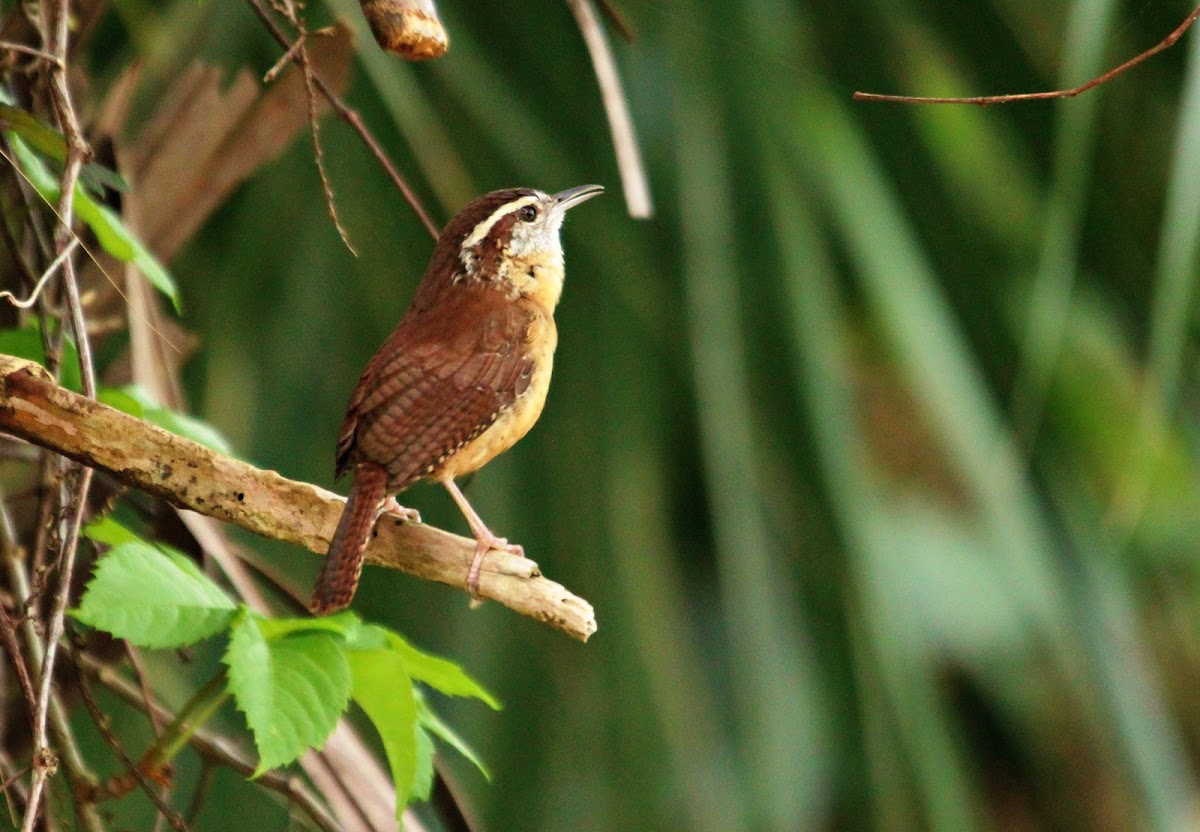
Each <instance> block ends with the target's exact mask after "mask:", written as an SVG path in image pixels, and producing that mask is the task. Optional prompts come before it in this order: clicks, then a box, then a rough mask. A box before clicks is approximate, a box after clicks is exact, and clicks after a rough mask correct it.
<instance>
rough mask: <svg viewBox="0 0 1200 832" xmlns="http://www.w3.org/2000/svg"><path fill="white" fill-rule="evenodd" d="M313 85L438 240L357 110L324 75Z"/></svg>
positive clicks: (270, 24) (256, 6)
mask: <svg viewBox="0 0 1200 832" xmlns="http://www.w3.org/2000/svg"><path fill="white" fill-rule="evenodd" d="M246 2H248V3H249V4H250V8H251V9H253V10H254V13H255V14H256V15H258V18H259V19H260V20H261V21H262V22H263V25H264V26H266V27H267V31H269V32H270V33H271V37H273V38H275V40H276V41H277V42H278V43H279V45H280V46H282V47H283V48H284V50H285V51H286V50H291V48H292V44H291V43H290V42H289V41H288V38H287V35H285V34H284V33H283V30H281V29H280V28H279V26H278V25H277V24H276V23H275V20H274V19H273V18H272V17H271V15H270V14H268V12H267V10H266V8H264V7H263V4H262V3H261V2H260V0H246ZM292 60H293V61H298V60H299V57H297V56H295V55H294V56H293V58H292ZM313 83H314V84H315V85H316V88H317V90H318V91H320V93H321V95H323V96H324V97H325V100H326V101H328V102H329V106H331V107H333V109H334V111H335V112H337V114H338V115H339V116H341V117H342V119H343V120H344V121H345V122H346V123H347V124H349V125H350V126H351V127H352V128H354V132H356V133H358V135H359V138H361V139H362V140H363V143H364V144H366V146H367V149H368V150H370V151H371V155H372V156H374V157H375V160H376V161H377V162H379V164H380V166H382V167H383V169H384V171H385V172H386V173H387V175H388V176H389V177H390V178H391V180H392V182H393V183H395V185H396V187H397V188H398V189H399V190H400V193H401V194H403V195H404V198H405V200H407V201H408V204H409V205H410V206H411V207H412V209H413V211H414V212H415V213H416V215H417V218H418V219H420V220H421V223H422V224H423V225H424V226H425V228H426V229H427V230H428V231H429V233H430V234H431V235H433V237H434V239H437V236H438V228H437V226H436V225H434V223H433V220H431V219H430V218H429V214H428V213H426V211H425V208H424V207H423V206H422V205H421V201H420V200H419V199H417V195H416V194H415V193H414V192H413V190H412V188H410V187H409V185H408V183H407V182H406V181H405V180H404V178H403V177H402V176H400V173H399V172H398V171H397V170H396V168H395V166H394V165H393V164H392V160H391V159H389V158H388V155H387V153H385V152H384V150H383V146H382V145H380V144H379V140H378V139H376V138H375V136H374V135H373V134H372V133H371V131H370V130H368V129H367V126H366V125H365V124H364V123H363V120H362V118H360V117H359V115H358V113H357V111H355V110H353V109H351V108H350V107H348V106H347V105H346V104H345V102H343V101H342V99H341V98H339V97H338V95H337V93H335V92H334V91H333V90H332V89H331V88H330V87H329V85H328V84H326V83H325V81H324V80H323V79H322V78H321V76H320V75H316V74H314V75H313Z"/></svg>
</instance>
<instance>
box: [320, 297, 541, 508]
mask: <svg viewBox="0 0 1200 832" xmlns="http://www.w3.org/2000/svg"><path fill="white" fill-rule="evenodd" d="M455 288H456V289H457V290H458V291H454V292H450V293H447V295H444V296H443V297H442V298H441V299H440V302H439V303H438V304H436V305H435V306H432V307H430V308H428V309H422V310H415V309H414V310H413V311H410V313H409V314H408V315H406V316H405V319H404V320H403V321H401V323H400V326H399V327H398V328H397V329H396V331H395V333H393V334H392V337H391V338H389V339H388V341H387V343H385V344H384V345H383V347H381V348H380V350H379V352H378V353H376V355H375V358H373V359H372V360H371V363H370V364H369V365H367V369H366V371H365V372H364V373H363V377H362V378H361V379H360V380H359V383H358V387H357V388H356V389H355V391H354V395H353V396H352V397H351V400H350V408H349V410H348V412H347V413H346V419H345V422H344V423H343V425H342V432H341V435H340V436H339V438H338V476H341V475H342V474H344V473H345V472H347V471H348V470H349V469H350V468H351V467H352V466H353V465H354V464H355V463H357V462H359V461H370V462H375V463H378V464H380V465H383V466H384V467H385V468H387V470H388V490H389V491H400V490H403V489H404V488H406V487H408V486H409V485H411V484H412V483H413V482H415V481H416V480H418V479H420V478H421V477H424V476H429V475H431V474H435V473H436V471H437V467H438V465H439V464H440V463H441V462H442V461H443V460H444V459H446V458H447V457H448V456H449V455H450V454H452V453H453V452H454V451H455V450H457V449H458V448H460V447H462V446H463V445H464V444H466V443H467V442H469V441H470V440H471V439H474V438H475V437H476V436H478V435H479V434H480V433H482V432H483V431H484V430H486V429H487V428H488V427H489V426H490V425H491V424H492V423H493V422H494V421H495V420H496V418H497V416H499V414H500V413H501V412H502V411H503V410H504V408H506V407H508V406H509V405H511V404H512V403H513V402H514V401H515V400H516V398H517V397H518V396H519V395H521V393H523V392H524V391H525V389H526V388H527V387H528V385H529V380H530V377H531V375H532V372H533V365H532V361H531V360H530V359H529V357H528V356H527V355H526V350H525V339H526V333H527V331H528V328H529V323H530V320H531V311H530V310H529V309H528V308H527V307H526V305H525V304H523V303H520V302H518V303H513V302H512V301H508V300H507V299H501V298H497V297H496V296H495V295H494V294H493V292H494V290H492V289H490V288H485V287H479V288H476V287H467V286H460V287H455Z"/></svg>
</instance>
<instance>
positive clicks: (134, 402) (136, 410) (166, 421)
mask: <svg viewBox="0 0 1200 832" xmlns="http://www.w3.org/2000/svg"><path fill="white" fill-rule="evenodd" d="M96 398H97V399H99V400H100V401H101V402H103V403H104V404H106V405H108V406H109V407H112V408H116V409H117V410H120V411H121V412H123V413H128V414H129V415H131V416H136V417H138V418H139V419H145V420H146V421H147V422H149V423H150V424H152V425H158V426H159V427H160V428H162V429H163V430H169V431H170V432H171V433H174V434H177V435H179V436H182V437H184V438H186V439H191V440H192V441H193V442H198V443H200V444H201V445H204V446H205V447H207V448H211V449H212V450H214V451H216V452H217V453H221V454H225V455H226V456H233V455H234V453H233V448H232V446H231V445H230V444H229V440H228V439H226V438H225V437H224V436H223V435H222V434H221V432H220V431H218V430H217V429H216V428H214V427H213V426H212V425H210V424H208V423H207V422H203V421H201V420H199V419H196V418H193V417H191V416H188V415H186V414H183V413H177V412H175V411H174V410H171V409H170V408H167V407H163V406H162V405H160V404H158V403H157V402H155V401H154V399H152V398H151V397H150V396H149V395H148V394H147V393H146V392H145V391H144V390H142V389H141V388H140V387H138V386H137V385H135V384H130V385H127V386H125V387H101V388H100V390H98V391H97V393H96Z"/></svg>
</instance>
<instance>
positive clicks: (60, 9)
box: [22, 0, 98, 832]
mask: <svg viewBox="0 0 1200 832" xmlns="http://www.w3.org/2000/svg"><path fill="white" fill-rule="evenodd" d="M69 19H70V0H59V3H58V4H57V7H55V8H54V9H53V11H51V9H50V8H49V7H43V20H44V24H45V25H44V31H43V32H42V41H43V45H44V46H45V47H46V51H47V52H49V53H50V54H51V55H54V56H55V57H56V58H57V59H58V60H57V62H51V65H50V98H51V102H52V103H53V106H54V110H55V114H56V115H57V117H58V122H59V127H60V128H61V129H62V131H63V135H64V136H65V138H66V144H67V157H66V163H65V164H64V166H63V175H62V185H61V190H60V195H59V205H58V215H59V220H60V224H59V227H58V229H57V230H56V232H55V234H54V242H55V250H56V254H57V255H61V254H62V253H63V252H66V251H68V248H69V247H70V243H71V239H72V237H73V236H74V235H73V234H72V231H71V225H72V220H73V218H74V199H75V185H76V182H77V181H78V179H79V171H80V170H81V168H82V167H83V162H84V158H85V156H86V155H87V154H88V148H87V144H86V143H85V142H84V140H83V135H82V133H81V132H80V128H79V118H78V116H77V115H76V113H75V107H74V105H73V103H72V101H71V93H70V90H69V89H68V87H67V78H66V65H67V62H66V61H67V43H68V26H67V24H68V21H69ZM56 259H57V257H56ZM63 285H64V287H65V289H66V296H67V309H68V312H69V314H70V318H71V326H72V329H73V330H74V334H75V346H76V350H77V352H78V354H79V364H80V375H81V377H82V380H83V389H84V393H85V395H87V396H88V397H89V398H93V399H94V398H95V397H96V378H95V371H94V369H93V366H92V354H91V346H90V344H89V341H88V334H87V326H86V323H85V321H84V318H83V306H82V304H81V302H80V299H79V285H78V283H77V282H76V278H75V268H74V263H73V261H72V260H71V257H70V255H69V252H68V256H67V257H66V258H64V260H63ZM74 474H75V476H74V477H73V478H71V484H72V487H71V488H70V493H69V497H68V499H67V500H66V501H65V503H64V505H65V506H66V511H65V514H66V530H65V533H64V534H63V535H62V548H61V550H60V552H59V558H58V565H59V568H58V591H57V592H56V593H55V596H54V600H53V604H52V606H51V610H50V619H49V625H48V626H47V628H46V636H45V638H46V640H45V648H44V651H43V655H42V661H41V663H40V665H41V666H40V668H39V671H40V673H41V678H40V688H39V690H38V700H37V707H36V709H35V710H34V716H33V719H34V733H33V749H34V755H35V759H36V758H37V756H38V755H41V754H43V751H44V750H45V751H48V750H49V743H48V741H47V736H46V722H47V716H48V712H49V710H50V707H51V703H50V700H51V694H52V693H53V688H54V663H55V659H56V657H57V652H58V645H59V642H60V641H61V639H62V635H63V630H64V616H65V615H66V610H67V600H68V596H69V595H70V590H71V577H72V575H73V574H74V570H75V552H76V550H77V548H78V544H79V529H80V526H81V525H82V523H83V514H84V511H85V509H86V505H87V493H88V487H89V486H90V485H91V481H92V470H91V469H90V468H86V467H82V466H80V467H79V468H77V469H76V471H75V472H74ZM49 773H50V771H49V768H48V767H46V766H41V765H39V766H35V767H34V772H33V782H32V785H31V787H30V792H29V805H28V806H27V807H26V811H25V820H24V823H23V824H22V832H32V829H33V827H34V824H35V823H36V821H37V815H38V807H39V802H40V799H41V795H42V792H43V791H44V788H45V782H46V779H47V777H48V776H49ZM75 796H76V805H77V808H78V810H79V814H80V816H81V817H86V816H87V815H88V814H89V812H88V809H87V805H86V801H85V800H83V798H81V797H80V796H79V795H78V794H76V795H75ZM97 817H98V816H97Z"/></svg>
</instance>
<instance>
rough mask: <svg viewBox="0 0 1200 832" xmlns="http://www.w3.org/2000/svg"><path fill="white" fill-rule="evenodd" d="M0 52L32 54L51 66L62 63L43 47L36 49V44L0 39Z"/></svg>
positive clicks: (60, 59)
mask: <svg viewBox="0 0 1200 832" xmlns="http://www.w3.org/2000/svg"><path fill="white" fill-rule="evenodd" d="M0 52H20V53H21V54H23V55H32V56H33V57H35V58H41V59H42V60H43V61H46V62H47V63H49V64H50V65H51V66H62V65H63V62H62V58H60V57H58V56H57V55H52V54H50V53H49V52H47V51H45V50H44V49H38V48H37V47H36V46H26V45H25V44H23V43H13V42H12V41H8V40H0Z"/></svg>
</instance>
